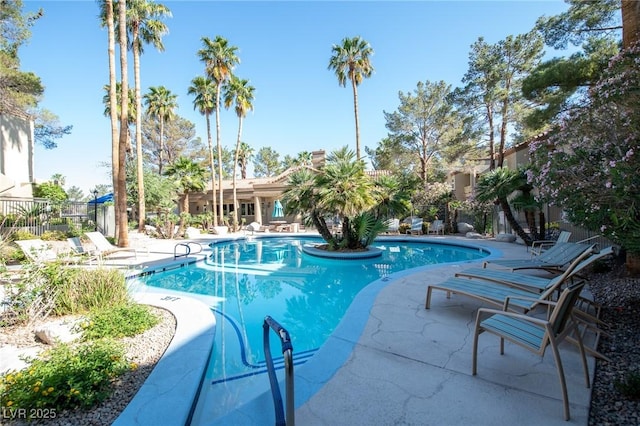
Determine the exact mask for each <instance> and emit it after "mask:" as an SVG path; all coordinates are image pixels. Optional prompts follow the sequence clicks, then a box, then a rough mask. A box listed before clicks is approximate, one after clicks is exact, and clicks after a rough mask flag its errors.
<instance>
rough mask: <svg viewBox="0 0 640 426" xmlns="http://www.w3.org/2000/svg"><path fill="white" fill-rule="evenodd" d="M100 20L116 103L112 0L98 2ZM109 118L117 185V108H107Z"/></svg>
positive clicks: (113, 102) (111, 98)
mask: <svg viewBox="0 0 640 426" xmlns="http://www.w3.org/2000/svg"><path fill="white" fill-rule="evenodd" d="M100 20H101V25H102V26H103V27H104V26H106V27H107V38H108V55H109V105H117V102H118V98H117V93H116V53H115V52H116V47H115V45H116V35H115V19H114V14H113V2H112V0H104V1H103V2H100ZM109 119H110V121H111V168H112V185H113V188H114V189H115V188H116V187H117V180H116V179H117V176H118V164H119V163H118V162H119V158H120V156H119V154H118V149H119V147H118V143H119V141H118V115H117V110H116V109H115V108H112V109H110V110H109Z"/></svg>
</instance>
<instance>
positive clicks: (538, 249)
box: [530, 231, 571, 257]
mask: <svg viewBox="0 0 640 426" xmlns="http://www.w3.org/2000/svg"><path fill="white" fill-rule="evenodd" d="M569 238H571V232H570V231H560V235H558V239H557V240H538V241H534V242H533V243H531V249H530V250H531V257H533V256H539V255H540V254H542V252H544V251H546V250H547V249H548V248H549V247H553V246H554V245H556V244H557V243H568V242H569Z"/></svg>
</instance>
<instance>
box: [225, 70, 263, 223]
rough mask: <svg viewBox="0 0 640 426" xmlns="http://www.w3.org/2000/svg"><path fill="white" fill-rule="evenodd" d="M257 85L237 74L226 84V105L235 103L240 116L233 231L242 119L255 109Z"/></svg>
mask: <svg viewBox="0 0 640 426" xmlns="http://www.w3.org/2000/svg"><path fill="white" fill-rule="evenodd" d="M254 91H255V87H253V86H251V85H250V84H249V80H245V79H240V78H238V77H236V76H235V75H231V78H230V79H229V81H228V82H227V84H226V85H225V94H224V106H225V108H229V107H230V106H231V105H232V104H234V105H235V111H236V115H237V116H238V139H237V140H236V152H235V156H234V159H233V165H234V166H233V169H234V172H233V231H234V232H235V231H237V230H238V195H237V191H236V182H237V173H235V168H236V165H237V164H238V161H239V158H240V137H241V136H242V120H243V119H244V117H245V116H246V115H247V112H248V111H251V110H253V103H252V101H253V92H254Z"/></svg>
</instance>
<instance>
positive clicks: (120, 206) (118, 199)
mask: <svg viewBox="0 0 640 426" xmlns="http://www.w3.org/2000/svg"><path fill="white" fill-rule="evenodd" d="M118 32H119V47H120V84H121V85H122V93H128V91H129V84H128V68H127V65H128V64H127V1H126V0H118ZM128 142H129V99H128V97H127V96H120V138H119V141H118V169H117V174H116V173H114V175H116V186H115V188H114V189H115V190H114V198H115V213H116V235H117V236H118V237H117V244H118V245H119V246H121V247H128V246H129V229H128V228H129V226H128V216H127V171H126V161H127V145H128ZM114 171H115V170H114Z"/></svg>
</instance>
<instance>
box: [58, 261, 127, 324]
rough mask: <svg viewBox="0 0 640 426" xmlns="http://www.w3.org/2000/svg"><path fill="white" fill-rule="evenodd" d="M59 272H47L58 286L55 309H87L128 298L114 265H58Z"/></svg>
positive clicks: (66, 311)
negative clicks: (87, 267) (80, 266)
mask: <svg viewBox="0 0 640 426" xmlns="http://www.w3.org/2000/svg"><path fill="white" fill-rule="evenodd" d="M61 269H63V271H61V273H60V274H57V275H56V274H54V273H50V274H49V279H50V280H51V282H52V283H54V285H55V286H56V288H57V297H56V303H55V313H56V314H57V315H67V314H76V313H83V312H89V311H91V310H95V309H100V308H105V307H108V306H120V305H123V304H125V303H127V302H129V294H128V292H127V284H126V282H125V279H124V276H123V275H122V273H120V272H119V271H116V270H113V269H104V268H98V269H93V270H88V269H73V268H61Z"/></svg>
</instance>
